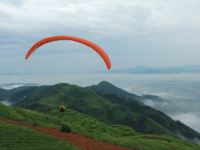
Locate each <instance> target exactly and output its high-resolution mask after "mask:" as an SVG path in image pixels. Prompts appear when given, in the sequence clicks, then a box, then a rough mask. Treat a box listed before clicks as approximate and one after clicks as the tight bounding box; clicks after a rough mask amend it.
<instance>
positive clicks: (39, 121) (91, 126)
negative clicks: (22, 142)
mask: <svg viewBox="0 0 200 150" xmlns="http://www.w3.org/2000/svg"><path fill="white" fill-rule="evenodd" d="M0 110H1V111H0V117H5V118H9V119H13V120H21V121H24V122H27V123H29V124H33V125H40V126H45V127H53V128H58V129H60V128H61V127H62V126H63V125H68V126H69V127H70V128H71V130H72V132H76V133H79V134H82V135H86V136H89V137H92V138H95V139H100V140H103V141H106V142H109V143H114V144H120V145H123V146H127V147H133V148H137V149H138V150H172V149H176V150H200V146H199V145H196V144H194V143H190V142H186V141H182V140H178V139H176V138H173V137H171V136H161V135H151V134H149V135H146V134H142V133H139V132H136V131H134V130H133V129H131V128H129V127H127V126H123V125H111V124H106V123H103V122H100V121H98V120H96V119H94V118H92V117H89V116H87V115H84V114H82V113H79V112H76V111H73V110H71V109H67V110H66V111H65V112H64V113H60V112H58V110H57V109H53V110H51V111H49V112H46V113H45V114H44V113H39V112H35V111H30V110H26V109H21V108H16V107H9V106H4V105H0ZM7 132H9V131H7Z"/></svg>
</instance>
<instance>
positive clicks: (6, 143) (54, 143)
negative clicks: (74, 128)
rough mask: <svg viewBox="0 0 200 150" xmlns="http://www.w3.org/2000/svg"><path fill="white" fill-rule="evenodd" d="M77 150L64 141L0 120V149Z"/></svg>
mask: <svg viewBox="0 0 200 150" xmlns="http://www.w3.org/2000/svg"><path fill="white" fill-rule="evenodd" d="M44 149H51V150H58V149H67V150H78V148H75V147H74V146H71V145H70V144H68V143H67V142H65V141H62V140H58V139H56V138H53V137H50V136H47V135H46V134H43V133H39V132H36V131H33V130H31V129H28V128H25V127H19V126H15V125H9V124H6V123H3V122H0V150H44Z"/></svg>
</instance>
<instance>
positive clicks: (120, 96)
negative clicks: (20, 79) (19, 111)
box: [16, 82, 200, 139]
mask: <svg viewBox="0 0 200 150" xmlns="http://www.w3.org/2000/svg"><path fill="white" fill-rule="evenodd" d="M102 84H103V87H104V88H105V89H107V92H106V93H105V91H104V90H103V91H101V90H102ZM100 85H101V86H100V88H99V89H98V87H99V85H97V86H92V87H93V88H94V87H95V90H92V87H90V88H82V87H78V86H75V85H69V84H57V85H54V86H42V87H38V89H37V90H36V91H34V92H32V94H31V95H29V96H27V97H26V98H25V99H24V100H21V101H19V102H18V103H17V104H16V106H20V107H25V108H28V109H33V110H37V111H42V112H47V111H49V110H51V109H52V108H54V107H56V106H58V105H60V104H64V105H65V106H67V107H68V108H70V109H73V110H76V111H79V112H81V113H84V114H86V115H89V116H92V117H94V118H96V119H99V120H101V121H103V122H106V123H111V124H123V125H126V126H129V127H131V128H133V129H135V130H136V131H138V132H143V133H148V134H162V135H173V136H178V135H181V136H184V137H186V138H188V139H195V138H197V139H200V134H199V133H197V132H196V131H194V130H192V129H191V128H189V127H187V126H186V125H184V124H182V123H180V122H178V121H174V120H173V119H171V118H170V117H169V116H167V115H165V114H164V113H162V112H161V111H158V110H155V109H153V108H151V107H149V106H145V105H143V104H142V103H141V102H139V101H138V96H135V95H133V94H129V93H128V92H126V91H123V90H122V91H121V92H119V91H120V89H119V88H116V87H114V86H113V85H110V83H107V82H103V83H100ZM106 85H107V86H108V87H109V88H108V87H107V88H106ZM40 88H41V90H40ZM104 88H103V89H104ZM109 89H110V92H109ZM115 89H116V90H115ZM115 91H118V92H117V94H116V93H114V92H115Z"/></svg>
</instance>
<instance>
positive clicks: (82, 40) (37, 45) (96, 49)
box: [25, 35, 111, 70]
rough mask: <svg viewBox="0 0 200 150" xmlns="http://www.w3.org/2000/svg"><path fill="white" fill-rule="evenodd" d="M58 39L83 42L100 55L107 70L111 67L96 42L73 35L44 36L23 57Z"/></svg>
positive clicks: (107, 57) (107, 58)
mask: <svg viewBox="0 0 200 150" xmlns="http://www.w3.org/2000/svg"><path fill="white" fill-rule="evenodd" d="M59 40H70V41H74V42H78V43H81V44H84V45H86V46H88V47H90V48H92V49H93V50H94V51H96V52H97V53H98V54H99V55H100V56H101V58H102V59H103V61H104V63H105V64H106V66H107V69H108V70H109V69H110V68H111V61H110V58H109V56H108V55H107V54H106V52H105V51H104V50H103V49H102V48H101V47H100V46H98V45H97V44H95V43H93V42H91V41H88V40H86V39H83V38H79V37H74V36H65V35H58V36H51V37H47V38H44V39H42V40H40V41H38V42H36V43H35V44H34V45H33V46H32V47H31V48H30V49H29V51H28V52H27V54H26V57H25V59H28V58H29V57H30V56H31V54H32V53H33V52H34V51H36V50H37V49H38V48H39V47H41V46H42V45H45V44H47V43H50V42H54V41H59Z"/></svg>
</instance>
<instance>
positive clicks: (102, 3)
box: [0, 0, 200, 74]
mask: <svg viewBox="0 0 200 150" xmlns="http://www.w3.org/2000/svg"><path fill="white" fill-rule="evenodd" d="M199 8H200V1H199V0H185V1H183V0H167V1H164V0H124V1H122V0H109V1H108V0H84V1H83V0H76V1H74V0H48V1H44V0H43V1H42V0H0V68H1V69H0V73H1V74H6V73H36V72H52V73H55V72H56V73H59V72H65V71H82V70H86V71H91V70H92V71H99V70H103V69H104V70H106V67H105V65H104V63H103V61H102V60H101V59H100V57H99V56H98V55H97V54H96V53H94V52H92V51H91V50H90V49H89V48H87V47H85V46H82V45H80V44H77V43H74V42H67V41H62V42H55V43H52V44H49V45H46V46H43V47H41V48H40V49H39V50H38V51H37V52H36V53H34V55H33V56H32V57H31V59H30V60H29V61H25V60H24V56H25V53H26V51H27V50H28V49H29V48H30V47H31V45H32V44H33V43H34V42H36V41H37V40H39V39H41V38H44V37H46V36H50V35H58V34H62V35H63V34H64V35H74V36H80V37H83V38H86V39H89V40H92V41H95V42H96V43H98V44H99V45H101V47H103V48H104V49H105V50H106V52H107V53H108V54H109V55H110V58H111V60H112V64H113V69H114V68H116V69H117V68H130V67H135V66H138V65H145V66H171V65H178V66H180V65H188V64H189V65H190V64H191V65H198V64H200V59H199V55H200V50H199V47H200V42H199V41H200V18H199V16H200V9H199Z"/></svg>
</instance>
